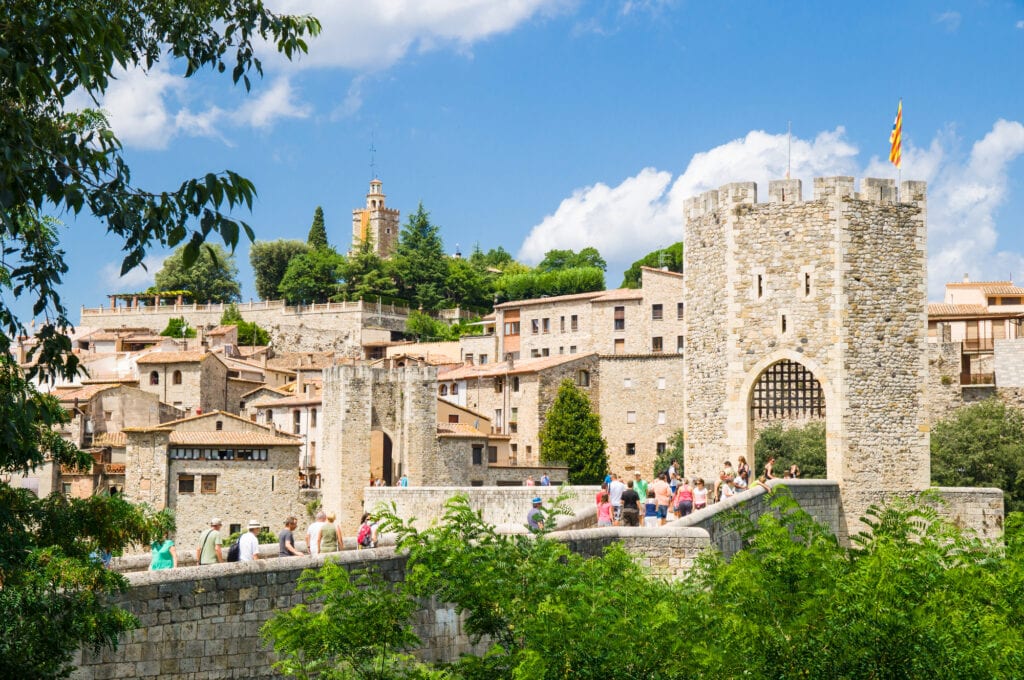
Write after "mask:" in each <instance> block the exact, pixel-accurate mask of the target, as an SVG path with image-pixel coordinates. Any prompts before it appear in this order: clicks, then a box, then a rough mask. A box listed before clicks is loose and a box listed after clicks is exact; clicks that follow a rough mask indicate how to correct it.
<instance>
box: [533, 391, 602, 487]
mask: <svg viewBox="0 0 1024 680" xmlns="http://www.w3.org/2000/svg"><path fill="white" fill-rule="evenodd" d="M606 449H607V443H606V442H605V440H604V438H603V437H601V417H600V416H599V415H597V414H596V413H594V412H593V411H592V410H591V408H590V399H588V398H587V395H586V394H584V393H583V392H582V391H580V390H579V389H578V388H577V387H576V385H575V384H574V383H573V381H572V380H569V379H566V380H563V381H562V384H561V385H559V387H558V394H557V395H556V396H555V401H554V403H553V404H552V405H551V408H550V409H548V412H547V414H546V415H545V417H544V425H543V426H542V427H541V429H540V459H541V460H542V461H544V462H545V463H555V462H561V463H565V464H566V465H568V466H569V481H570V482H572V483H573V484H600V483H601V481H602V480H603V479H604V476H605V474H607V472H608V455H607V452H606Z"/></svg>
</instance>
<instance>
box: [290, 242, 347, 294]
mask: <svg viewBox="0 0 1024 680" xmlns="http://www.w3.org/2000/svg"><path fill="white" fill-rule="evenodd" d="M344 266H345V258H343V257H342V256H341V255H339V254H338V253H336V252H334V250H333V249H331V248H320V249H318V250H312V251H310V252H308V253H306V254H305V255H298V256H296V257H294V258H292V261H291V262H289V263H288V269H286V270H285V273H284V277H283V278H282V279H281V285H280V286H278V289H277V290H278V292H279V293H280V294H281V297H283V298H284V299H285V301H287V302H288V304H290V305H297V304H310V303H316V302H327V301H328V300H330V299H331V297H332V296H334V295H336V294H337V292H338V282H339V280H340V279H341V273H342V271H343V269H344Z"/></svg>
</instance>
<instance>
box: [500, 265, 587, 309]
mask: <svg viewBox="0 0 1024 680" xmlns="http://www.w3.org/2000/svg"><path fill="white" fill-rule="evenodd" d="M494 289H495V292H496V294H497V296H498V297H499V299H501V300H503V301H508V300H529V299H533V298H539V297H544V296H546V295H547V296H553V295H574V294H576V293H589V292H592V291H597V290H604V271H602V270H601V269H600V268H599V267H575V268H571V269H558V270H555V271H549V272H541V271H527V272H509V273H505V274H502V275H501V276H499V277H498V279H497V281H495V282H494Z"/></svg>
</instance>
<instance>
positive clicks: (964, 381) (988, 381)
mask: <svg viewBox="0 0 1024 680" xmlns="http://www.w3.org/2000/svg"><path fill="white" fill-rule="evenodd" d="M960 384H961V385H987V386H993V385H995V384H996V374H995V373H961V374H960Z"/></svg>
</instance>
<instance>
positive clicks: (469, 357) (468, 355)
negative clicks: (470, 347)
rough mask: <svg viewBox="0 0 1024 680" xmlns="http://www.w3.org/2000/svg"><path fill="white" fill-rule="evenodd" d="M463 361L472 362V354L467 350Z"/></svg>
mask: <svg viewBox="0 0 1024 680" xmlns="http://www.w3.org/2000/svg"><path fill="white" fill-rule="evenodd" d="M465 361H466V363H467V364H471V363H473V355H472V354H470V353H469V352H466V357H465Z"/></svg>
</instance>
